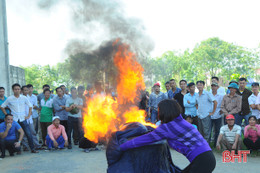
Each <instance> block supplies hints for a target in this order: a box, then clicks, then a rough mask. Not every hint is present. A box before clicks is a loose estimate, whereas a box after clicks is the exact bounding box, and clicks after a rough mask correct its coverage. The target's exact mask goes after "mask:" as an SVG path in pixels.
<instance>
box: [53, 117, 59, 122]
mask: <svg viewBox="0 0 260 173" xmlns="http://www.w3.org/2000/svg"><path fill="white" fill-rule="evenodd" d="M57 118H58V119H59V120H60V117H59V116H54V117H52V121H54V120H55V119H57Z"/></svg>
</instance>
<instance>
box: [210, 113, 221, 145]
mask: <svg viewBox="0 0 260 173" xmlns="http://www.w3.org/2000/svg"><path fill="white" fill-rule="evenodd" d="M221 123H222V117H220V118H218V119H211V128H210V132H211V131H212V127H213V124H214V125H215V126H214V131H215V134H214V147H216V143H217V140H218V135H219V131H220V127H221ZM209 139H211V133H210V137H209Z"/></svg>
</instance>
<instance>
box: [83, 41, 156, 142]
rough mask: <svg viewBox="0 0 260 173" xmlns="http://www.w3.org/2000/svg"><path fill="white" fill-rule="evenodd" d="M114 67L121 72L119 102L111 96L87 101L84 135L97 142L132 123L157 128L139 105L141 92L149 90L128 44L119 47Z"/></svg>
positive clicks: (118, 80)
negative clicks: (146, 119)
mask: <svg viewBox="0 0 260 173" xmlns="http://www.w3.org/2000/svg"><path fill="white" fill-rule="evenodd" d="M117 43H118V42H115V43H114V45H116V44H117ZM114 64H115V67H116V68H117V70H118V76H117V93H118V97H117V100H114V99H113V98H112V97H111V96H101V95H95V96H94V97H93V98H92V99H90V100H88V101H87V108H86V110H84V112H85V113H84V116H83V128H84V136H85V137H86V138H88V139H89V140H91V141H93V142H98V140H99V139H101V138H105V137H109V136H110V134H111V133H112V132H113V131H117V130H119V128H120V126H121V125H123V124H125V123H129V122H140V123H142V124H144V125H150V126H152V127H156V126H155V125H154V124H151V123H146V121H145V116H146V114H145V111H143V110H139V109H138V107H137V106H136V102H137V101H139V95H140V91H141V90H143V89H145V84H144V80H143V74H142V72H143V68H142V66H141V65H140V64H139V63H138V62H137V60H136V57H135V55H134V54H133V53H132V52H130V51H129V47H128V46H127V45H125V44H120V45H118V47H117V52H116V53H115V55H114Z"/></svg>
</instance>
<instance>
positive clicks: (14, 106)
mask: <svg viewBox="0 0 260 173" xmlns="http://www.w3.org/2000/svg"><path fill="white" fill-rule="evenodd" d="M26 105H27V106H28V107H29V108H30V107H32V104H31V103H30V101H29V100H28V98H27V97H25V96H23V95H19V97H18V98H17V97H15V96H14V95H12V96H10V97H8V98H7V99H6V101H5V102H4V103H3V104H2V105H1V107H3V108H5V107H7V106H8V107H9V108H10V109H11V114H12V115H13V118H14V121H20V122H22V121H24V120H25V117H26V116H28V114H26V112H25V110H26Z"/></svg>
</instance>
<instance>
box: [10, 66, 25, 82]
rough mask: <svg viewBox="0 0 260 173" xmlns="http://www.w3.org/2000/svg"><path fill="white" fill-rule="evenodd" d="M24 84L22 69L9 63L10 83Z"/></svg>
mask: <svg viewBox="0 0 260 173" xmlns="http://www.w3.org/2000/svg"><path fill="white" fill-rule="evenodd" d="M14 83H19V84H20V85H21V86H23V85H26V81H25V74H24V69H22V68H20V67H15V66H12V65H10V84H11V85H13V84H14Z"/></svg>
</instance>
